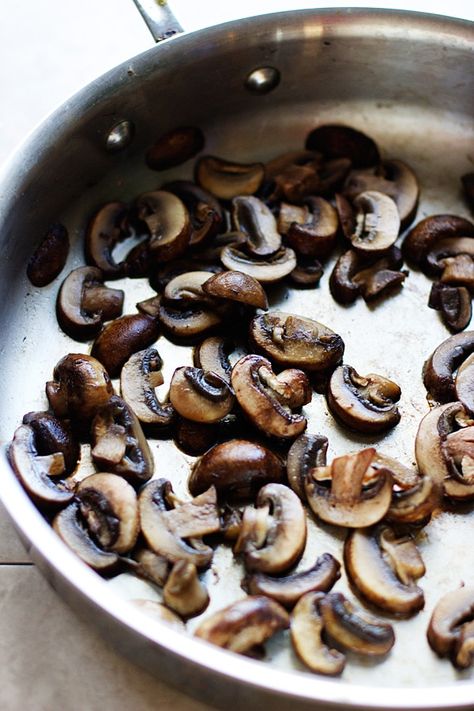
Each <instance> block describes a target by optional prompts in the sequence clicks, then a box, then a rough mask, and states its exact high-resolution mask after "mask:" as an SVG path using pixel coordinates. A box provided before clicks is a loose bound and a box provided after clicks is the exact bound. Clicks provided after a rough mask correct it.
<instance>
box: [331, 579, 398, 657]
mask: <svg viewBox="0 0 474 711" xmlns="http://www.w3.org/2000/svg"><path fill="white" fill-rule="evenodd" d="M319 610H320V613H321V617H322V618H323V626H324V630H325V632H326V633H327V634H328V635H329V637H330V638H331V639H332V640H334V642H335V643H336V644H338V645H341V646H342V648H343V649H347V650H348V651H351V652H357V653H358V654H364V655H367V656H379V655H384V654H387V653H388V652H389V651H390V650H391V648H392V647H393V645H394V644H395V634H394V632H393V628H392V626H391V625H389V624H388V623H387V622H382V621H381V620H379V619H377V618H376V617H372V616H369V615H367V614H365V613H362V612H361V611H359V610H357V609H356V608H355V606H354V605H353V604H352V603H350V602H349V600H347V599H346V598H345V597H344V595H342V593H334V592H332V593H328V594H327V595H325V596H324V597H323V599H322V600H321V601H320V603H319Z"/></svg>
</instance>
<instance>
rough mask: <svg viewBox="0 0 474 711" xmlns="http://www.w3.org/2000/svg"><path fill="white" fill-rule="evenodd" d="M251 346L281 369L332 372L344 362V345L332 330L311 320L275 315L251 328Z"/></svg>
mask: <svg viewBox="0 0 474 711" xmlns="http://www.w3.org/2000/svg"><path fill="white" fill-rule="evenodd" d="M250 339H251V343H252V345H253V346H254V347H255V348H256V349H257V350H258V351H260V352H263V353H264V354H265V355H266V356H267V357H268V358H270V360H271V361H272V362H273V363H275V364H276V365H278V366H279V367H283V368H285V367H294V368H301V369H302V370H307V371H311V372H313V371H319V372H321V371H329V372H330V371H332V370H334V368H335V367H336V366H337V365H338V364H339V363H340V361H341V360H342V355H343V353H344V342H343V340H342V338H341V337H340V336H339V335H338V334H337V333H334V331H331V329H330V328H327V326H324V325H323V324H322V323H318V321H313V320H312V319H310V318H305V317H303V316H296V315H294V314H288V313H285V312H283V311H272V312H271V313H268V314H262V315H261V316H256V317H255V318H254V319H253V321H252V323H251V324H250Z"/></svg>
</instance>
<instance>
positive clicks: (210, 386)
mask: <svg viewBox="0 0 474 711" xmlns="http://www.w3.org/2000/svg"><path fill="white" fill-rule="evenodd" d="M170 401H171V404H172V405H173V407H174V409H175V410H176V412H178V413H179V414H180V415H181V416H182V417H185V418H186V419H188V420H192V421H193V422H207V423H212V422H218V421H219V420H221V419H222V418H223V417H225V416H226V415H227V414H229V412H230V411H231V410H232V407H233V405H234V395H233V393H232V391H231V389H230V387H229V385H228V384H227V382H226V381H225V380H223V379H222V378H221V377H219V375H216V373H213V372H212V371H211V372H206V371H204V370H201V368H191V367H189V366H186V367H181V368H176V370H175V371H174V373H173V377H172V378H171V386H170Z"/></svg>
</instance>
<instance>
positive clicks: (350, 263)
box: [329, 249, 361, 304]
mask: <svg viewBox="0 0 474 711" xmlns="http://www.w3.org/2000/svg"><path fill="white" fill-rule="evenodd" d="M360 268H361V256H360V255H359V254H357V252H356V251H355V250H354V249H348V250H347V252H344V253H343V254H341V256H340V257H339V259H338V260H337V262H336V264H335V265H334V269H333V270H332V272H331V276H330V277H329V288H330V291H331V295H332V297H333V298H334V299H335V301H337V302H338V303H339V304H352V303H353V302H354V301H355V300H356V299H357V298H358V296H359V294H360V291H361V288H360V284H357V283H356V282H355V281H354V276H355V274H356V272H357V270H360Z"/></svg>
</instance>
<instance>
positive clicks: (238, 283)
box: [202, 271, 268, 310]
mask: <svg viewBox="0 0 474 711" xmlns="http://www.w3.org/2000/svg"><path fill="white" fill-rule="evenodd" d="M202 288H203V291H204V293H205V294H208V295H209V296H213V297H216V298H219V299H224V300H228V301H235V302H237V303H239V304H244V305H245V306H252V307H254V308H256V309H265V310H266V309H268V299H267V295H266V294H265V292H264V290H263V288H262V286H261V285H260V283H259V282H258V281H257V280H256V279H254V278H253V277H251V276H249V275H248V274H244V273H243V272H236V271H228V272H221V273H220V274H214V276H211V277H209V276H208V279H207V281H205V282H204V283H203V285H202Z"/></svg>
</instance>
